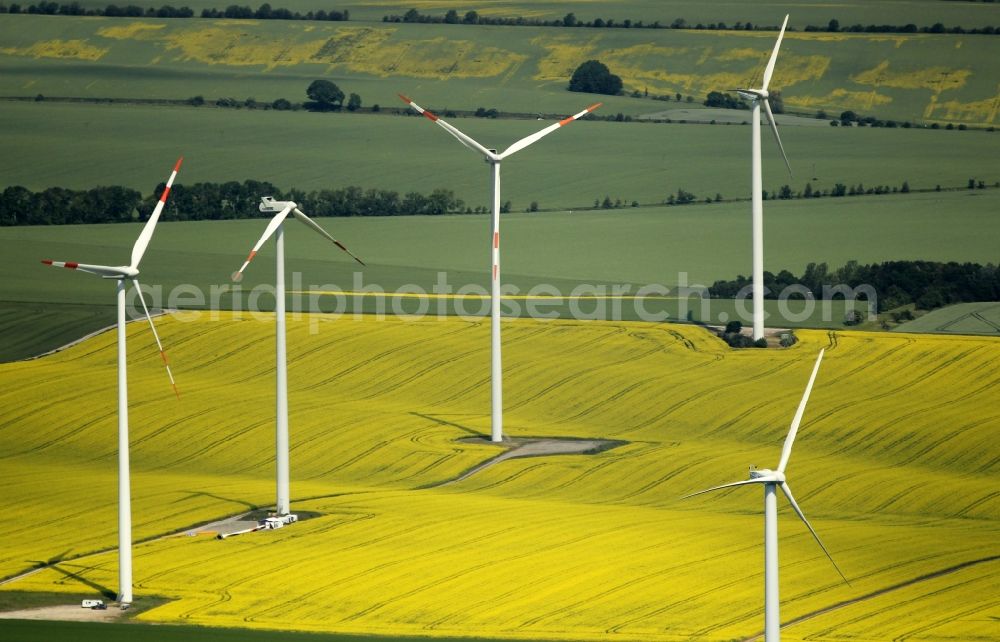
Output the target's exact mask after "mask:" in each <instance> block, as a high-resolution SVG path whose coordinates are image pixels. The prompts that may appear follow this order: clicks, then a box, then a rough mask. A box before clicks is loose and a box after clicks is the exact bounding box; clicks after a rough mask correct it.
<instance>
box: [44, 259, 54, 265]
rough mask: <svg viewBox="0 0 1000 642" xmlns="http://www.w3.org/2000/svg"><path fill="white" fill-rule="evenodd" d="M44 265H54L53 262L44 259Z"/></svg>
mask: <svg viewBox="0 0 1000 642" xmlns="http://www.w3.org/2000/svg"><path fill="white" fill-rule="evenodd" d="M42 263H44V264H45V265H52V261H51V260H50V259H42Z"/></svg>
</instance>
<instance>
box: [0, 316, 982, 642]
mask: <svg viewBox="0 0 1000 642" xmlns="http://www.w3.org/2000/svg"><path fill="white" fill-rule="evenodd" d="M505 326H506V327H505V349H506V355H507V356H508V359H509V360H508V364H510V365H509V370H508V373H507V375H508V376H507V384H508V387H507V393H508V394H507V399H508V403H509V407H508V412H507V422H506V423H507V426H508V427H509V431H510V434H511V435H514V436H517V435H552V436H591V437H605V438H614V439H624V440H627V441H629V442H630V444H629V445H626V446H623V447H621V448H618V449H615V450H613V451H609V452H606V453H603V454H600V455H596V456H563V457H553V458H542V459H539V458H532V459H524V460H514V461H510V462H505V463H503V464H501V465H498V466H494V467H492V468H489V469H487V470H484V471H482V472H481V473H478V474H477V475H475V476H473V477H471V478H469V479H467V480H466V481H464V482H461V483H459V484H452V485H449V486H447V487H441V488H427V489H424V490H413V489H416V488H420V487H425V486H428V485H433V484H434V483H437V482H441V481H444V480H447V479H451V478H453V477H455V476H456V475H457V474H458V473H460V472H461V471H463V470H465V469H467V468H468V467H470V466H471V465H472V464H474V463H475V462H477V461H481V460H483V459H485V458H487V457H489V456H490V455H491V453H492V452H493V451H492V450H491V448H490V447H487V446H477V445H473V444H468V443H462V442H459V441H456V440H457V439H458V438H460V437H464V436H467V435H468V434H469V433H470V432H472V433H482V431H483V430H485V429H486V427H487V426H488V413H487V412H486V411H487V409H488V386H486V385H485V379H484V377H485V374H486V373H485V372H484V368H483V366H484V363H485V361H484V359H485V355H486V353H487V344H486V341H485V337H486V336H487V329H486V327H485V326H484V325H483V324H481V323H479V322H470V321H463V320H459V319H451V320H444V321H442V320H436V319H435V320H425V321H421V322H407V321H402V320H397V319H386V320H383V321H379V320H376V319H375V318H372V317H364V318H362V319H359V320H352V319H349V318H342V319H339V320H335V321H334V320H329V319H318V320H310V319H308V318H307V319H302V320H299V321H294V320H293V321H292V322H291V323H290V326H289V328H290V336H289V347H290V350H291V353H290V372H289V380H290V382H291V400H292V407H293V411H292V425H293V450H292V461H293V471H294V473H293V479H294V481H293V502H294V505H295V506H296V507H297V508H298V509H299V510H311V511H317V512H319V513H322V515H321V516H320V517H317V518H314V519H311V520H309V521H306V522H302V523H300V524H297V525H295V526H294V527H292V528H288V529H285V530H284V531H278V532H276V533H273V534H272V533H262V534H255V535H250V536H245V537H240V538H235V539H232V540H226V541H225V542H219V541H217V540H214V539H208V538H204V537H202V538H191V537H168V538H165V539H150V538H154V537H155V536H156V535H157V534H164V533H170V532H172V531H175V530H177V529H179V528H182V527H183V526H185V525H187V524H191V523H196V522H199V521H205V520H206V519H209V518H211V517H217V516H221V515H225V514H231V513H235V512H238V511H240V510H245V508H246V507H247V506H256V505H265V504H266V503H267V502H268V501H269V498H270V494H271V492H272V486H271V479H270V471H271V451H272V450H273V441H272V439H271V424H272V421H273V419H272V418H271V417H270V414H271V411H270V408H269V404H267V403H246V402H245V400H247V399H257V400H267V399H269V398H270V395H271V394H272V393H271V389H272V385H273V384H272V373H271V372H270V371H269V370H268V368H266V367H261V364H263V363H267V362H268V360H269V358H270V357H269V356H268V355H269V354H270V350H271V347H270V341H269V337H271V336H272V333H273V325H272V323H271V322H270V321H269V320H267V319H261V320H259V321H255V320H253V319H249V318H247V319H244V320H242V321H239V320H236V319H230V318H228V317H225V316H224V317H223V318H221V319H219V320H217V321H208V320H203V321H199V322H193V323H192V322H187V323H185V322H183V321H180V320H169V319H168V320H166V321H164V322H161V332H162V334H163V336H164V340H165V341H166V342H167V343H168V344H169V345H171V346H172V357H173V358H172V361H173V363H174V367H175V372H176V374H177V377H178V380H179V382H180V385H181V390H182V398H181V401H180V402H178V401H177V400H176V399H174V398H173V396H172V394H171V393H170V390H169V386H167V384H166V381H165V377H164V375H163V372H162V370H161V369H160V367H159V364H158V363H157V362H156V360H155V355H153V354H148V355H146V354H143V353H142V351H141V350H136V349H134V348H133V350H132V352H130V361H131V375H132V383H133V391H132V396H133V401H132V406H133V410H132V426H133V444H134V445H133V466H134V471H135V472H134V478H133V486H134V489H135V490H134V502H135V503H134V510H135V515H136V529H137V533H136V535H137V537H138V538H139V539H146V540H149V541H147V542H146V543H143V544H140V545H139V546H138V547H137V549H136V572H137V576H136V579H137V585H138V589H137V590H138V592H139V594H140V595H159V596H166V597H170V598H173V599H174V601H172V602H170V603H168V604H165V605H164V606H161V607H158V608H156V609H153V610H151V611H146V612H144V613H142V614H140V615H139V616H138V619H139V620H140V621H148V622H153V621H160V622H168V623H169V622H177V623H187V624H199V625H205V626H221V627H228V626H251V627H253V628H258V629H272V630H287V629H295V630H302V631H317V632H320V631H329V632H340V633H362V632H363V633H381V634H387V635H417V634H419V635H430V636H448V635H452V636H454V635H465V636H483V637H505V638H506V637H510V638H518V639H595V640H596V639H606V637H607V636H609V635H611V636H614V637H618V638H621V639H645V640H656V639H663V640H671V639H676V638H678V637H691V636H699V637H704V638H706V639H717V640H721V639H732V638H734V637H741V636H742V637H745V636H747V635H752V634H753V633H754V632H755V631H757V630H758V627H759V609H760V605H759V599H760V598H759V590H758V583H759V582H758V581H757V580H759V573H760V560H759V555H760V550H759V546H758V545H757V544H756V542H755V543H754V544H753V545H750V546H748V545H747V544H746V541H745V538H744V537H743V536H741V535H740V533H742V532H754V533H756V532H757V530H758V529H759V519H760V518H759V516H758V514H757V510H756V506H757V501H759V500H758V498H756V497H748V496H746V495H742V494H737V493H733V494H731V495H728V496H720V497H715V498H710V499H706V500H697V501H695V500H692V501H690V502H685V503H681V502H679V501H678V500H677V497H679V496H680V495H682V494H684V492H687V491H690V490H692V489H697V488H701V487H704V486H709V485H712V484H713V483H719V482H722V481H727V480H729V479H731V478H734V477H737V478H738V477H739V475H740V471H741V470H744V467H745V465H746V463H747V462H756V463H760V464H762V465H764V464H767V463H769V462H770V460H771V459H772V458H773V457H775V456H776V454H777V449H778V446H779V445H780V442H781V439H782V437H783V435H784V431H785V426H786V425H787V422H788V420H789V417H790V415H791V414H792V412H793V410H794V404H795V402H796V400H797V398H798V394H799V388H800V386H801V383H802V379H803V378H804V376H805V375H806V374H807V372H808V368H809V364H810V363H811V361H812V359H813V357H814V356H815V353H816V351H817V350H818V349H819V348H820V347H823V346H826V347H827V349H828V357H827V359H826V361H825V363H824V366H823V370H822V371H821V373H820V379H819V380H818V382H817V388H816V389H815V390H814V393H813V399H812V401H811V404H810V408H809V411H808V413H807V418H806V424H804V427H803V431H802V434H801V441H800V442H798V443H797V444H796V448H797V454H796V457H797V459H796V463H795V464H794V465H795V467H796V470H797V471H798V472H797V473H796V475H797V476H798V480H799V482H798V483H799V484H800V486H799V488H800V489H801V490H799V493H800V500H801V501H802V503H803V506H804V507H805V510H806V511H807V513H809V515H810V517H811V519H812V521H813V523H814V524H815V526H816V528H817V529H819V531H820V533H821V534H822V535H823V537H824V539H825V540H826V543H827V544H828V545H829V546H830V548H831V549H832V550H833V552H834V554H835V555H836V556H837V557H838V560H839V562H840V563H841V565H842V566H843V567H844V568H845V570H846V572H847V573H848V575H849V576H850V577H851V579H852V584H853V586H852V587H846V586H844V585H842V584H838V583H837V581H835V577H836V575H835V574H834V573H833V571H832V569H830V567H829V563H828V562H827V561H826V560H825V559H824V558H823V556H822V555H821V554H820V553H819V551H818V549H816V547H815V544H814V543H813V542H812V541H811V540H810V539H809V536H808V533H807V532H806V531H805V530H804V529H802V528H801V527H800V526H799V525H797V524H795V523H793V521H792V520H793V519H794V517H790V516H785V517H783V518H782V521H783V526H782V531H781V533H782V544H781V545H782V550H783V562H784V565H783V569H782V572H783V582H784V583H785V587H786V591H785V593H784V601H785V608H784V616H785V618H786V619H792V618H797V617H800V616H805V615H807V614H809V613H812V612H814V611H819V610H822V609H824V608H826V607H828V606H831V605H834V604H837V603H839V602H842V601H845V600H852V599H854V598H858V597H863V596H866V595H869V594H877V593H878V592H879V591H882V590H885V589H891V588H892V587H895V586H897V585H899V586H898V588H895V589H893V590H892V591H890V593H886V594H885V595H884V596H883V597H871V598H868V599H864V600H862V601H861V602H858V603H856V604H851V605H850V606H845V607H843V608H840V609H836V610H834V611H831V612H829V613H827V614H824V615H819V616H816V617H813V618H811V619H807V620H804V621H802V622H799V623H797V624H795V625H793V626H791V627H789V628H788V629H787V630H786V632H785V635H786V637H789V638H790V639H806V638H809V639H813V638H817V639H824V637H825V636H827V635H828V633H826V632H828V631H830V630H833V629H836V630H837V631H838V632H839V634H842V635H847V637H848V638H849V639H855V638H856V639H871V638H873V637H874V638H876V639H891V638H894V637H897V636H899V635H902V634H904V633H905V634H906V635H908V636H910V637H911V639H914V640H941V639H945V638H946V637H948V636H949V635H952V636H957V637H960V638H962V639H965V640H986V639H989V637H990V633H989V629H988V628H986V627H985V625H984V624H981V623H980V622H981V618H982V617H983V616H988V615H989V614H990V613H995V609H996V601H995V597H994V596H993V593H992V591H991V590H989V588H988V587H989V586H991V585H992V584H994V583H995V581H996V579H995V578H996V574H997V572H998V569H997V563H996V562H995V561H994V562H990V561H988V560H987V561H978V560H986V558H989V557H990V556H991V555H993V556H995V555H997V549H996V537H995V536H996V520H997V519H998V510H1000V505H998V503H997V496H996V492H995V488H994V483H993V480H994V479H995V475H996V472H997V471H996V466H997V464H996V462H997V447H996V444H995V439H994V438H993V437H994V432H995V428H996V426H997V422H998V421H1000V417H998V416H997V414H996V411H995V409H994V408H993V407H992V406H991V405H990V404H989V403H987V399H988V398H989V396H990V395H991V394H992V390H993V389H994V388H995V386H996V385H997V383H998V381H997V380H996V377H997V373H996V372H995V371H994V370H992V369H991V368H990V367H989V364H990V363H992V362H994V361H995V360H996V359H997V358H998V356H1000V352H998V351H1000V341H998V340H997V339H986V338H954V337H947V338H936V337H928V336H919V335H892V334H883V335H871V334H867V333H852V332H840V333H835V334H827V333H825V332H809V331H803V332H802V333H801V336H802V342H801V343H800V344H799V345H797V346H796V347H794V348H792V349H790V350H786V351H782V352H774V351H750V352H733V351H730V350H729V349H728V348H725V347H724V346H723V345H722V344H721V343H720V342H718V341H717V340H716V339H714V338H712V337H710V336H709V335H708V334H707V333H705V332H704V331H703V330H701V329H698V328H691V327H684V326H672V327H671V326H663V325H657V324H642V323H579V322H561V321H555V322H538V321H530V320H513V321H510V322H508V323H506V324H505ZM141 330H142V329H141V328H140V327H139V326H138V325H136V326H134V327H132V328H130V335H131V336H132V341H138V340H140V332H141ZM143 338H144V335H143ZM113 363H114V340H113V336H112V334H111V333H107V334H104V335H100V336H98V337H96V338H94V339H91V340H88V341H87V342H85V343H83V344H80V345H78V346H76V347H74V348H71V349H69V350H67V351H65V352H62V353H59V354H58V355H54V356H51V357H47V358H45V359H42V360H38V361H33V362H26V363H20V364H7V365H4V366H0V382H2V383H3V386H2V387H0V390H2V391H3V392H2V394H0V417H2V418H3V423H4V425H5V429H4V431H3V432H2V433H0V439H2V444H0V445H2V446H3V452H4V453H5V455H4V460H3V461H4V469H5V471H6V475H7V479H8V482H7V488H8V490H7V492H8V495H9V497H10V502H11V505H12V506H23V507H24V508H23V510H24V511H30V513H31V514H32V515H34V516H35V518H33V519H30V520H29V519H24V520H21V519H18V520H14V521H12V523H11V525H10V529H9V531H8V532H7V533H6V535H5V538H6V541H7V542H8V545H7V546H6V547H5V548H4V555H3V558H2V559H0V570H2V572H3V574H5V575H7V574H11V573H16V572H18V571H19V570H21V569H24V568H25V567H30V565H31V563H30V562H28V561H27V560H39V559H42V560H44V559H49V558H52V557H54V556H58V555H59V554H61V553H64V552H66V553H65V554H64V557H65V558H66V559H65V561H62V562H58V563H57V565H56V568H53V569H50V570H47V571H42V572H40V573H36V574H34V575H32V576H30V577H26V578H24V579H22V580H19V581H17V582H15V583H13V584H11V585H8V586H9V588H11V589H18V590H42V591H52V590H56V591H59V590H64V591H69V592H75V593H78V592H79V591H80V589H81V584H80V581H79V580H78V579H75V578H82V579H83V580H84V581H86V582H88V583H90V584H91V585H96V586H104V587H108V586H111V585H113V584H114V581H115V580H114V577H115V576H114V573H115V569H116V562H115V555H114V554H113V553H100V554H90V551H96V550H101V549H105V548H109V547H110V546H112V544H113V541H114V511H115V495H114V483H113V478H114V463H113V462H114V459H113V457H114V443H113V439H112V438H111V435H112V433H113V425H114V413H113V404H112V403H110V400H111V398H112V394H113V393H112V391H113V385H114V378H113V377H112V376H111V373H112V371H113V367H114V366H113ZM887 368H889V369H891V370H892V372H894V373H895V376H893V377H885V376H884V373H885V371H886V369H887ZM234 375H235V376H234ZM50 381H59V382H60V383H59V385H58V386H56V387H52V386H49V385H44V382H50ZM955 382H974V383H971V384H970V385H965V384H957V383H955ZM39 383H42V384H43V385H38V384H39ZM43 397H44V398H45V408H46V410H44V411H43V412H40V411H38V410H37V409H38V408H41V407H42V406H41V403H42V402H41V400H42V398H43ZM27 408H33V409H35V410H34V411H32V412H26V410H25V409H27ZM52 462H59V465H60V467H59V469H58V471H59V472H58V474H54V473H55V471H54V470H52V469H51V465H52ZM845 473H849V474H846V475H845ZM859 483H861V484H864V486H865V489H866V490H865V491H864V492H863V493H860V492H859V489H858V487H857V484H859ZM310 498H311V499H310ZM955 498H961V499H960V501H955ZM887 544H891V545H887ZM963 564H969V565H968V566H961V565H963ZM952 567H960V568H959V570H955V571H953V572H951V573H948V574H945V575H941V576H939V577H934V578H932V579H926V580H923V581H919V582H917V583H914V584H909V582H910V581H912V580H915V579H918V578H920V577H921V576H923V575H927V574H931V573H935V572H939V571H944V570H947V569H949V568H952ZM893 604H898V607H897V608H904V606H903V605H905V604H908V605H910V606H909V609H910V610H909V611H908V617H906V618H901V617H897V616H896V615H894V610H893V609H894V607H893ZM970 611H974V612H975V613H976V614H977V615H976V616H975V617H969V615H968V613H970ZM925 612H926V613H928V614H927V615H923V613H925ZM719 613H726V614H727V615H726V616H725V617H721V618H720V617H718V614H719ZM931 613H932V615H931Z"/></svg>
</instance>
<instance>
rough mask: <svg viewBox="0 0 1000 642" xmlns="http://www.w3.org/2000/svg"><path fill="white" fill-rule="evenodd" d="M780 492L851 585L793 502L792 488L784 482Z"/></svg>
mask: <svg viewBox="0 0 1000 642" xmlns="http://www.w3.org/2000/svg"><path fill="white" fill-rule="evenodd" d="M781 492H783V493H784V494H785V497H786V498H788V503H789V504H791V505H792V510H794V511H795V514H796V515H798V516H799V519H801V520H802V523H803V524H805V525H806V528H808V529H809V532H810V533H812V536H813V537H814V538H815V539H816V543H817V544H819V547H820V548H822V549H823V552H824V553H826V558H827V559H828V560H830V563H831V564H833V568H835V569H837V573H839V574H840V577H841V578H842V579H843V580H844V582H845V583H846V584H847V585H848V586H850V585H851V583H850V581H849V580H848V579H847V577H846V576H845V575H844V573H843V571H841V570H840V567H839V566H837V563H836V562H834V561H833V557H832V556H831V555H830V551H828V550H826V546H823V540H821V539H820V538H819V535H817V534H816V529H814V528H813V527H812V524H810V523H809V520H808V519H806V516H805V515H804V514H802V509H801V508H799V505H798V504H797V503H796V502H795V498H794V497H792V489H791V488H789V487H788V484H787V483H785V482H782V483H781Z"/></svg>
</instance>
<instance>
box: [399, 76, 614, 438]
mask: <svg viewBox="0 0 1000 642" xmlns="http://www.w3.org/2000/svg"><path fill="white" fill-rule="evenodd" d="M399 97H400V98H402V99H403V102H405V103H406V104H408V105H409V106H410V107H412V108H413V109H414V111H416V112H418V113H420V114H423V115H424V116H426V117H427V118H428V119H430V120H431V121H432V122H435V123H437V124H438V125H440V126H441V127H442V128H443V129H444V130H445V131H447V132H448V133H449V134H451V135H452V136H454V137H455V138H456V139H458V142H460V143H462V144H463V145H465V146H466V147H468V148H469V149H471V150H472V151H474V152H479V153H480V154H482V155H483V158H484V160H485V161H486V162H487V163H488V164H489V166H490V171H491V173H492V176H493V235H492V237H491V239H492V241H491V243H492V258H493V277H492V281H491V288H490V392H491V400H492V401H491V406H492V407H491V419H490V439H491V440H492V441H494V442H498V441H502V440H503V372H502V370H501V367H500V161H502V160H503V159H505V158H507V157H508V156H511V155H513V154H515V153H517V152H519V151H521V150H522V149H524V148H525V147H528V146H529V145H531V144H533V143H535V142H537V141H539V140H541V139H542V138H544V137H545V136H548V135H549V134H551V133H552V132H554V131H555V130H557V129H559V128H560V127H563V126H564V125H568V124H570V123H571V122H573V121H574V120H576V119H578V118H580V117H582V116H586V115H587V114H589V113H590V112H592V111H594V110H595V109H597V108H598V107H600V106H601V103H595V104H593V105H591V106H590V107H587V108H586V109H584V110H583V111H581V112H580V113H578V114H574V115H573V116H570V117H568V118H564V119H563V120H560V121H559V122H558V123H554V124H552V125H549V126H548V127H546V128H544V129H541V130H539V131H537V132H535V133H534V134H531V135H530V136H525V137H524V138H522V139H521V140H519V141H517V142H516V143H514V144H513V145H511V146H510V147H508V148H507V149H506V150H504V151H503V153H500V154H498V153H497V151H496V150H495V149H487V148H486V147H484V146H482V145H480V144H479V143H478V142H476V141H475V140H473V139H472V138H471V137H469V136H466V135H465V134H463V133H462V132H460V131H459V130H458V129H456V128H455V127H454V126H452V125H450V124H449V123H447V122H445V121H444V120H441V119H440V118H438V117H437V116H435V115H434V114H433V113H431V112H430V111H428V110H426V109H424V108H423V107H421V106H420V105H418V104H416V103H415V102H413V101H412V100H410V99H409V98H407V97H406V96H404V95H403V94H399Z"/></svg>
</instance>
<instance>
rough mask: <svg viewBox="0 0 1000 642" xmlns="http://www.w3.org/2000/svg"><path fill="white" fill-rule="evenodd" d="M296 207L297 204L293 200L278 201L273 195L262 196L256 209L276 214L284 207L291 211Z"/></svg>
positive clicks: (263, 212)
mask: <svg viewBox="0 0 1000 642" xmlns="http://www.w3.org/2000/svg"><path fill="white" fill-rule="evenodd" d="M296 207H298V205H297V204H296V203H295V202H294V201H279V200H276V199H275V198H274V197H273V196H262V197H261V198H260V205H259V206H258V209H260V211H261V213H262V214H277V213H279V212H282V211H284V210H286V209H287V210H289V211H291V210H293V209H295V208H296Z"/></svg>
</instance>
